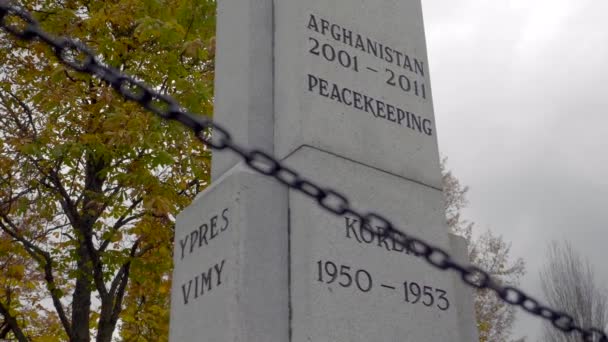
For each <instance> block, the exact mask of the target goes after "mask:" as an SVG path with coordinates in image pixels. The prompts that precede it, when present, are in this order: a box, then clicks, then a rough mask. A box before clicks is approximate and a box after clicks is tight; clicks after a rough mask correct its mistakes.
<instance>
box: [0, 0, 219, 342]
mask: <svg viewBox="0 0 608 342" xmlns="http://www.w3.org/2000/svg"><path fill="white" fill-rule="evenodd" d="M22 4H23V5H24V6H25V7H26V8H27V9H28V10H30V11H33V12H34V14H35V16H36V17H37V19H38V20H39V21H40V22H41V25H42V27H43V28H44V29H45V30H47V31H50V32H52V33H54V34H59V35H69V36H71V37H77V38H78V39H80V40H81V41H83V42H85V43H87V44H88V45H90V46H91V47H92V48H94V49H96V51H97V52H98V53H99V54H100V58H101V59H102V60H103V61H104V62H105V63H107V64H109V65H111V66H113V67H115V68H117V69H119V70H122V71H124V72H126V73H129V74H131V75H134V76H135V77H136V78H138V79H140V80H143V81H145V82H146V83H148V84H151V85H153V86H154V87H155V88H156V89H158V90H160V91H161V92H163V93H171V94H172V95H174V96H175V97H177V99H178V100H179V101H180V102H181V103H182V104H184V105H185V106H186V107H187V108H188V109H190V110H191V111H193V112H195V113H211V112H212V93H213V90H212V83H213V76H214V75H213V73H214V65H213V52H214V46H213V39H214V38H213V37H214V30H215V5H216V3H215V1H214V0H199V1H186V0H109V1H108V0H106V1H101V0H99V1H96V0H27V1H22ZM0 56H2V58H1V59H0V339H7V340H15V339H16V340H18V341H63V340H70V341H90V340H91V339H92V338H94V339H95V340H96V341H99V342H108V341H111V339H112V337H113V336H116V335H117V333H118V332H117V326H120V332H119V333H120V335H122V337H123V338H124V339H125V340H129V341H143V340H154V341H159V340H161V341H162V340H166V339H167V330H168V328H167V326H168V312H167V310H168V301H169V299H168V298H169V297H168V296H169V291H168V288H169V286H170V281H171V277H170V276H171V274H170V270H171V267H172V262H171V253H172V242H173V229H174V215H175V214H176V213H177V212H178V211H180V210H181V209H182V208H184V207H185V206H186V205H188V204H189V203H190V202H191V200H192V198H193V197H194V195H195V194H196V193H198V192H199V191H200V190H201V189H202V188H204V187H205V186H206V184H207V183H208V175H209V172H208V170H209V160H210V152H209V150H207V149H206V148H205V147H204V146H203V145H202V144H200V143H199V142H198V141H196V139H194V137H192V136H191V135H190V134H189V133H188V132H186V131H185V130H184V129H183V128H182V127H180V126H179V125H178V124H175V123H169V122H165V121H162V120H161V119H159V118H156V117H154V116H153V115H151V114H149V113H147V112H145V111H143V110H142V109H141V108H139V106H138V105H136V104H133V103H128V102H125V101H123V100H121V99H120V97H119V96H118V95H117V94H116V93H115V92H114V91H113V90H112V89H111V87H110V86H109V85H108V84H105V83H104V82H101V81H98V80H96V79H94V78H92V77H90V76H88V75H84V74H79V73H76V72H74V71H72V70H70V69H68V68H66V67H64V66H63V65H62V64H60V63H58V61H57V59H56V58H54V57H53V52H52V51H51V50H50V49H49V48H47V47H46V46H44V45H43V44H41V43H27V44H26V43H24V42H20V41H15V40H14V39H13V38H12V37H10V36H8V35H7V34H5V33H0ZM119 321H120V322H121V323H120V324H118V323H119Z"/></svg>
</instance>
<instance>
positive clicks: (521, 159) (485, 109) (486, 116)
mask: <svg viewBox="0 0 608 342" xmlns="http://www.w3.org/2000/svg"><path fill="white" fill-rule="evenodd" d="M423 8H424V15H425V25H426V32H427V41H428V47H429V49H428V50H429V63H430V67H431V79H432V86H433V97H434V103H435V115H436V121H437V126H438V127H437V129H438V137H439V143H440V150H441V151H442V153H443V154H444V155H445V156H447V157H449V166H450V167H451V168H452V169H453V170H454V172H455V174H456V175H457V176H458V177H459V178H460V179H461V180H462V181H463V183H465V184H468V185H470V187H471V191H470V195H469V199H470V201H471V205H470V208H469V209H468V210H467V211H466V214H467V215H468V216H469V218H470V219H472V220H473V221H475V222H476V223H477V225H478V226H479V227H480V228H485V227H490V228H491V229H492V230H493V231H495V232H498V233H501V234H503V235H504V236H505V237H506V238H507V239H508V240H510V241H512V243H513V253H514V254H515V255H517V256H521V257H523V258H524V259H526V261H527V263H528V275H527V276H526V278H525V279H524V281H523V284H522V286H523V287H524V288H525V289H526V290H529V291H530V292H531V293H533V294H539V289H538V276H537V272H538V269H539V267H540V265H541V264H542V263H543V262H544V246H545V244H546V242H547V241H549V240H551V239H558V240H559V239H567V240H570V241H572V242H573V244H574V245H575V248H576V249H577V250H578V251H580V252H581V253H582V254H584V255H586V256H587V257H589V258H590V259H591V261H592V262H593V263H594V264H595V266H596V268H595V269H596V270H597V271H598V276H599V277H600V279H602V280H603V281H604V283H608V270H607V269H606V268H605V267H603V265H602V262H603V256H602V252H603V250H604V249H605V248H606V247H604V244H605V243H607V242H608V210H606V209H605V208H604V207H605V203H606V198H608V176H607V175H608V157H607V155H608V154H607V153H606V152H607V149H608V92H607V91H608V87H607V84H608V65H607V64H606V61H608V44H607V42H608V21H606V20H605V13H608V2H605V1H590V0H586V1H580V0H551V1H549V0H536V1H528V0H511V1H501V2H496V1H486V0H453V1H449V2H446V1H442V0H424V1H423ZM517 328H518V329H521V330H523V332H522V334H527V335H531V336H534V335H535V334H536V333H537V332H538V331H539V330H538V320H529V319H526V320H521V321H520V322H519V323H518V326H517Z"/></svg>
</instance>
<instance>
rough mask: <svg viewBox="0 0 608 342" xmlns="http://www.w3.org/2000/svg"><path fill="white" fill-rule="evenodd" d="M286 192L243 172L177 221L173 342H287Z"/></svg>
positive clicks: (227, 179) (218, 186)
mask: <svg viewBox="0 0 608 342" xmlns="http://www.w3.org/2000/svg"><path fill="white" fill-rule="evenodd" d="M287 247H288V238H287V191H286V189H284V188H283V187H281V186H279V185H278V184H276V183H274V182H273V181H272V180H270V179H269V178H267V177H263V176H260V175H257V174H254V173H252V171H249V170H245V169H243V168H242V167H241V166H240V164H239V165H237V166H235V167H234V168H233V169H231V170H230V171H228V172H227V173H225V174H224V176H222V177H221V178H219V179H218V180H217V181H216V182H215V183H214V184H213V185H212V186H211V187H209V188H208V189H207V190H205V191H204V192H203V193H202V194H201V195H200V196H198V197H197V198H196V200H195V201H194V202H193V203H192V205H190V206H189V207H188V208H187V209H186V210H184V211H183V212H182V213H181V214H180V215H179V216H178V217H177V224H176V232H175V251H174V272H173V287H172V290H171V330H170V340H171V341H176V342H177V341H179V342H189V341H192V342H195V341H196V342H200V341H205V342H226V341H248V342H268V341H288V326H289V322H288V317H289V311H288V278H287V269H288V266H287V265H288V254H287Z"/></svg>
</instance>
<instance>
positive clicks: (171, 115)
mask: <svg viewBox="0 0 608 342" xmlns="http://www.w3.org/2000/svg"><path fill="white" fill-rule="evenodd" d="M9 18H10V19H11V20H10V22H8V21H7V19H9ZM0 27H2V28H3V29H4V30H6V31H7V32H9V33H11V34H12V35H14V36H15V37H17V38H19V39H21V40H25V41H32V40H36V39H37V40H39V41H42V42H44V43H46V44H47V45H48V46H50V47H52V48H53V50H54V52H55V55H56V56H57V58H58V59H59V61H61V62H62V63H63V64H65V65H67V66H69V67H70V68H72V69H74V70H77V71H80V72H84V73H88V74H91V75H95V76H97V77H98V78H99V79H101V80H103V81H105V82H107V83H108V84H109V85H110V86H112V87H113V88H114V89H115V90H116V91H117V92H118V93H120V94H121V95H122V96H123V97H124V98H125V99H127V100H130V101H133V102H137V103H139V104H140V105H141V106H142V107H144V108H146V109H147V110H149V111H151V112H153V113H155V114H156V115H158V116H160V117H161V118H163V119H167V120H174V121H178V122H180V123H181V124H183V125H184V126H186V127H188V128H189V129H190V130H192V131H193V132H194V134H195V135H196V137H197V138H198V139H199V140H200V141H202V142H203V144H205V145H206V146H208V147H210V148H212V149H214V150H218V151H221V150H231V151H233V152H235V153H236V154H238V155H239V156H241V157H242V158H243V160H244V161H245V162H246V163H247V165H249V167H251V168H252V169H254V170H256V171H257V172H259V173H261V174H263V175H267V176H271V177H274V178H275V179H277V180H278V181H279V182H281V183H283V184H285V185H286V186H288V187H289V188H291V189H294V190H296V191H299V192H301V193H303V194H304V195H306V196H308V197H310V198H312V199H314V200H316V201H317V203H318V204H319V206H321V207H322V208H323V209H325V210H327V211H329V212H331V213H333V214H335V215H338V216H342V215H346V214H348V215H352V216H355V217H356V218H358V219H359V220H360V221H361V222H362V227H363V229H365V230H367V231H368V232H370V233H371V234H374V235H379V236H381V237H383V238H384V237H391V238H393V239H394V240H395V241H396V243H398V244H399V245H401V246H402V247H404V248H407V249H409V250H411V251H412V252H414V254H416V255H417V256H418V257H421V258H423V259H425V260H426V261H427V262H428V263H429V264H430V265H432V266H434V267H435V268H437V269H440V270H451V271H454V272H457V273H459V274H460V276H461V278H462V281H463V282H464V283H466V284H467V285H469V286H471V287H473V288H476V289H488V290H492V291H494V292H495V293H496V294H497V295H498V297H499V298H501V299H502V300H503V301H505V302H506V303H508V304H510V305H514V306H518V307H520V308H522V309H524V310H525V311H527V312H528V313H530V314H532V315H534V316H538V317H541V318H544V319H545V320H547V321H549V322H551V323H552V324H553V326H554V327H555V328H557V329H559V330H561V331H563V332H565V333H573V332H576V333H578V334H580V336H581V337H582V338H583V341H589V342H598V341H599V342H608V337H607V335H606V333H605V332H604V331H602V330H600V329H597V328H584V327H581V326H579V325H577V323H575V320H574V318H573V317H572V316H571V315H569V314H567V313H564V312H559V311H557V310H553V309H551V308H549V307H546V306H543V305H541V304H540V303H539V302H538V301H537V300H535V299H534V298H532V297H530V296H529V295H527V294H525V293H524V292H523V291H521V290H519V289H517V288H515V287H511V286H503V285H501V283H500V282H499V281H497V280H495V279H493V278H492V277H491V275H490V274H488V273H487V272H485V271H484V270H482V269H480V268H478V267H475V266H466V265H461V264H459V263H457V262H456V261H455V260H454V259H453V258H452V257H451V256H450V255H449V254H448V253H447V252H446V251H444V250H443V249H441V248H439V247H437V246H433V245H432V244H430V243H427V242H426V241H423V240H420V239H418V238H416V237H413V236H409V235H407V234H405V233H403V232H402V231H400V230H398V229H397V228H396V227H395V226H394V225H393V224H392V223H391V222H390V221H389V220H388V219H386V218H385V217H383V216H382V215H380V214H377V213H373V212H368V213H365V212H363V211H358V210H356V209H354V208H352V207H351V205H350V204H349V201H348V199H347V198H346V197H345V196H344V195H342V194H341V193H339V192H337V191H334V190H332V189H330V188H326V187H322V186H319V185H317V184H316V183H314V182H312V181H311V180H308V179H306V178H303V177H302V176H300V174H299V173H298V172H297V171H295V170H292V169H290V168H288V167H286V166H284V165H283V164H282V163H281V162H280V161H278V160H277V159H275V158H274V157H272V156H270V155H268V154H266V153H264V152H262V151H260V150H256V149H248V148H246V147H243V146H240V145H238V144H237V143H235V142H234V141H233V140H232V137H231V135H230V133H229V132H228V131H227V130H226V129H225V128H223V127H222V126H220V125H218V124H216V123H214V122H213V121H212V120H210V119H208V118H205V117H202V116H200V115H195V114H193V113H190V112H188V111H185V110H183V109H182V108H181V107H180V105H179V104H178V103H177V101H176V100H175V99H173V98H172V97H170V96H167V95H163V94H161V93H159V92H157V91H156V90H154V89H152V88H150V87H149V86H147V85H146V84H144V83H142V82H139V81H137V80H135V79H134V78H132V77H130V76H128V75H125V74H123V73H121V72H120V71H118V70H116V69H115V68H112V67H110V66H107V65H105V64H103V63H101V62H100V61H99V60H98V59H97V58H96V56H95V54H94V53H93V51H92V50H90V49H89V48H88V47H87V46H86V45H84V44H82V43H81V42H79V41H77V40H74V39H72V38H67V37H55V36H53V35H51V34H49V33H47V32H45V31H43V30H42V29H41V28H40V26H39V24H38V22H37V21H36V20H35V19H34V18H33V17H32V16H31V14H30V13H28V12H27V11H26V10H24V9H23V8H21V7H19V6H16V5H11V4H10V3H9V2H8V1H7V0H0ZM211 133H213V134H211ZM373 227H376V228H373Z"/></svg>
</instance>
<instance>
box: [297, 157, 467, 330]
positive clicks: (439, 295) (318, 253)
mask: <svg viewBox="0 0 608 342" xmlns="http://www.w3.org/2000/svg"><path fill="white" fill-rule="evenodd" d="M287 162H288V163H289V165H291V166H293V167H294V168H296V169H298V170H300V171H301V172H303V174H304V175H306V176H307V177H309V178H311V179H314V180H315V181H316V182H320V183H321V184H331V185H332V187H335V188H337V189H340V190H341V191H343V192H344V193H346V194H347V195H348V196H347V197H348V198H350V199H351V202H352V204H354V205H355V207H358V208H365V209H368V210H370V211H374V212H378V213H381V214H383V215H385V216H386V217H389V218H391V220H393V222H395V223H396V224H397V225H398V227H400V228H402V229H403V230H404V231H405V232H407V233H410V234H413V235H415V236H417V237H421V238H424V239H427V240H428V241H432V242H433V243H434V244H436V245H439V246H441V247H443V248H446V249H449V248H450V240H449V238H448V234H447V227H446V225H445V218H444V214H443V210H444V207H443V195H442V193H441V192H440V191H438V190H436V189H433V188H430V187H428V186H424V185H421V184H419V183H415V182H411V181H405V180H403V179H402V178H399V177H396V176H393V175H390V174H387V173H385V172H382V171H379V170H376V169H373V168H369V167H367V166H364V165H361V164H358V163H354V162H352V161H349V160H346V159H343V158H339V157H336V156H334V155H331V154H328V153H325V152H321V151H318V150H315V149H313V148H309V147H303V148H300V149H298V150H297V151H296V152H295V153H294V154H292V155H291V156H290V157H289V159H288V160H287ZM289 207H290V218H289V222H290V246H291V247H290V258H291V271H290V274H291V278H290V279H291V280H290V284H291V287H292V288H291V307H292V310H293V314H292V327H291V329H292V331H293V335H292V341H293V342H304V341H315V342H323V341H328V342H329V341H351V342H356V341H361V342H363V341H416V342H434V341H459V340H460V332H459V328H460V321H459V318H458V314H459V311H458V309H457V308H456V303H457V298H456V297H457V296H458V295H460V294H461V293H459V292H458V291H457V290H456V288H455V286H454V278H453V276H452V275H451V274H450V273H447V272H441V271H438V270H436V269H433V268H431V267H429V265H428V264H426V262H424V261H423V260H421V259H419V258H417V257H415V256H414V255H412V254H408V253H407V252H406V251H404V250H403V249H402V248H399V246H398V245H397V246H396V245H395V244H394V243H393V242H392V241H391V240H390V239H389V240H384V241H380V240H379V239H378V237H373V236H372V235H370V234H368V233H366V232H365V231H361V230H360V225H359V224H357V223H358V222H357V221H355V219H353V218H352V217H337V216H334V215H332V214H330V213H327V212H325V211H324V210H322V209H320V208H319V207H317V205H316V204H314V203H313V202H312V201H311V200H310V199H308V198H305V197H303V196H302V195H301V194H299V193H296V192H294V191H293V190H291V191H290V193H289ZM336 274H337V276H336V277H334V276H335V275H336ZM334 278H335V279H334ZM350 278H352V279H350ZM370 279H371V283H370ZM357 280H358V282H357ZM405 282H407V285H405V286H407V289H408V294H407V296H408V298H406V297H405V296H406V294H405V288H404V283H405ZM408 301H409V302H408Z"/></svg>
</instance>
